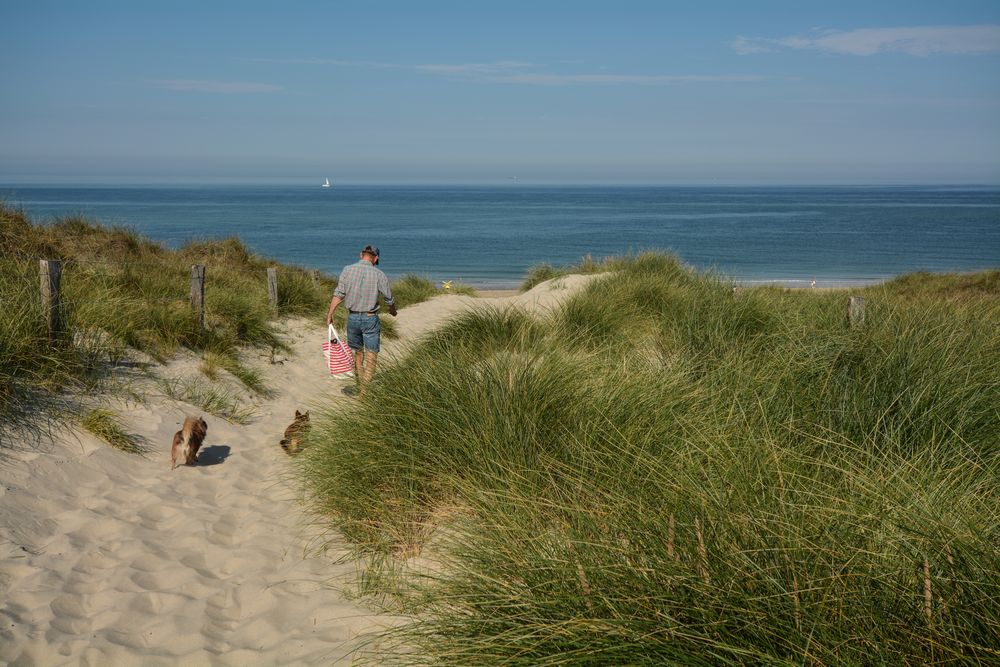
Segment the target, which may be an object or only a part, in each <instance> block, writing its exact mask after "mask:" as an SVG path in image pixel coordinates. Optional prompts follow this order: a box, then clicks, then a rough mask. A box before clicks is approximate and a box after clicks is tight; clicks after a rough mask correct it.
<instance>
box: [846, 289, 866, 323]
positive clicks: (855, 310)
mask: <svg viewBox="0 0 1000 667" xmlns="http://www.w3.org/2000/svg"><path fill="white" fill-rule="evenodd" d="M847 322H848V324H850V325H851V326H852V327H860V326H863V325H864V323H865V297H863V296H852V297H851V298H850V299H848V300H847Z"/></svg>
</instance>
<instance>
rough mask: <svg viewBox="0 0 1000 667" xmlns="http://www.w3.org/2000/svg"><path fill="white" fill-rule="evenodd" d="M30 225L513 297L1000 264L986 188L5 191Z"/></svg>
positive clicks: (998, 193) (997, 193) (997, 227)
mask: <svg viewBox="0 0 1000 667" xmlns="http://www.w3.org/2000/svg"><path fill="white" fill-rule="evenodd" d="M0 198H2V199H4V200H6V201H7V203H8V204H11V205H14V206H19V207H23V208H24V209H25V210H26V211H27V212H28V213H29V214H30V215H31V216H32V217H33V218H34V219H35V220H36V221H39V222H42V221H45V220H51V219H53V218H56V217H64V216H70V215H83V216H86V217H88V218H90V219H92V220H96V221H98V222H100V223H102V224H105V225H125V226H129V227H132V228H134V229H136V230H137V231H139V232H140V233H142V234H144V235H147V236H149V237H151V238H153V239H156V240H160V241H164V242H166V243H167V244H168V245H170V246H173V247H177V246H179V245H181V244H183V243H184V242H185V241H187V240H189V239H192V238H205V237H210V238H219V237H226V236H231V235H238V236H239V237H240V238H241V239H243V240H244V241H245V242H246V243H247V244H248V245H249V246H250V247H251V248H252V249H253V250H254V251H255V252H258V253H260V254H263V255H266V256H270V257H273V258H275V259H277V260H279V261H282V262H291V263H295V264H299V265H302V266H307V267H310V268H318V269H321V270H323V271H326V272H331V273H336V272H337V271H339V270H340V268H341V267H342V266H343V265H344V264H346V263H348V262H350V261H353V260H354V258H355V257H356V253H357V249H358V248H360V247H362V246H363V245H365V244H366V243H376V244H378V245H380V246H381V248H382V252H383V266H384V268H385V270H386V271H387V272H388V273H389V275H390V276H392V277H398V276H401V275H403V274H407V273H415V274H419V275H423V276H427V277H428V278H431V279H432V280H435V281H441V280H457V281H459V282H462V283H465V284H469V285H472V286H475V287H477V288H480V289H511V288H514V287H517V286H518V285H519V284H520V282H521V280H522V279H523V278H524V276H525V274H526V272H527V269H528V268H529V267H530V266H533V265H536V264H539V263H551V264H557V265H558V264H572V263H575V262H577V261H579V260H580V258H581V257H583V256H586V255H592V256H593V257H594V258H595V259H599V258H601V257H604V256H609V255H620V254H625V253H629V252H635V251H641V250H647V249H656V250H665V251H672V252H675V253H676V254H677V255H679V257H680V258H681V259H682V260H683V261H684V262H686V263H688V264H690V265H692V266H694V267H696V268H698V269H701V270H706V269H713V270H715V271H717V272H718V273H721V274H723V275H725V276H727V277H729V278H732V279H733V280H735V281H737V282H740V283H743V284H748V285H756V284H761V283H777V284H781V285H784V286H789V287H808V286H810V285H811V284H812V281H813V280H815V281H816V283H817V286H818V287H842V286H849V285H859V284H867V283H872V282H876V281H880V280H884V279H886V278H890V277H892V276H895V275H899V274H901V273H908V272H913V271H919V270H929V271H974V270H980V269H985V268H990V267H995V266H998V265H1000V189H998V188H991V187H967V188H960V187H932V186H927V187H533V186H530V185H529V186H524V185H509V186H503V187H443V186H442V187H430V186H427V187H416V186H413V187H390V186H378V187H376V186H370V187H363V186H335V187H332V188H329V189H326V188H322V187H320V183H319V182H317V183H316V185H315V186H308V187H307V186H299V187H287V186H282V187H279V186H265V187H250V186H203V187H155V188H154V187H135V186H133V187H38V186H12V185H7V186H0Z"/></svg>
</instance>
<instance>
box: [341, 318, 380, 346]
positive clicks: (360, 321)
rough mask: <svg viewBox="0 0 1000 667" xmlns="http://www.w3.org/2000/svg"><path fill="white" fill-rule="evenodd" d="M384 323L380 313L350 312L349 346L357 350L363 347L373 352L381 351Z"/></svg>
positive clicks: (348, 327) (348, 324)
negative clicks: (379, 315)
mask: <svg viewBox="0 0 1000 667" xmlns="http://www.w3.org/2000/svg"><path fill="white" fill-rule="evenodd" d="M381 334H382V323H381V322H380V321H379V319H378V315H369V314H368V313H350V314H348V316H347V346H348V347H349V348H351V349H352V350H354V351H355V352H356V351H358V350H360V349H361V348H362V347H364V348H365V349H368V350H371V351H372V352H378V351H379V349H380V348H379V339H380V338H381Z"/></svg>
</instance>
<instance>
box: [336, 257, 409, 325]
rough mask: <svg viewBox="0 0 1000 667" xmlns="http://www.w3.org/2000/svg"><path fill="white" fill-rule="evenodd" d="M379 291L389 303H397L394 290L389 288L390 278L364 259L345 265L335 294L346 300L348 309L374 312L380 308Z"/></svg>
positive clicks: (345, 303) (358, 311)
mask: <svg viewBox="0 0 1000 667" xmlns="http://www.w3.org/2000/svg"><path fill="white" fill-rule="evenodd" d="M379 292H381V293H382V296H384V297H385V302H386V303H387V304H388V305H390V306H391V305H393V304H395V303H396V300H395V299H393V298H392V290H391V289H389V279H388V278H386V277H385V274H384V273H382V270H381V269H378V268H376V267H375V266H374V265H372V264H371V263H370V262H368V261H366V260H363V259H362V260H359V261H358V262H357V263H355V264H348V265H347V266H345V267H344V270H343V271H341V272H340V279H339V280H338V281H337V288H336V289H335V290H333V295H334V296H339V297H340V298H341V299H343V300H344V305H345V306H347V310H350V311H353V312H356V313H372V312H375V311H377V310H378V294H379Z"/></svg>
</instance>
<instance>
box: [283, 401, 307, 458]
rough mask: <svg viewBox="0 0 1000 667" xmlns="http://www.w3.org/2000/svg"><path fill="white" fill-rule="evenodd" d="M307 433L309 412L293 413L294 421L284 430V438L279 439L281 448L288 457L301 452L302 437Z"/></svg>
mask: <svg viewBox="0 0 1000 667" xmlns="http://www.w3.org/2000/svg"><path fill="white" fill-rule="evenodd" d="M308 432H309V412H308V411H306V412H299V411H298V410H296V411H295V419H294V420H292V423H291V424H289V425H288V428H286V429H285V437H284V438H282V439H281V442H280V443H279V444H281V448H282V449H284V450H285V453H286V454H288V455H289V456H293V455H295V454H298V453H299V452H300V451H302V437H303V436H304V435H305V434H306V433H308Z"/></svg>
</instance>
